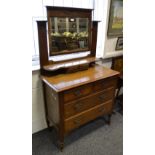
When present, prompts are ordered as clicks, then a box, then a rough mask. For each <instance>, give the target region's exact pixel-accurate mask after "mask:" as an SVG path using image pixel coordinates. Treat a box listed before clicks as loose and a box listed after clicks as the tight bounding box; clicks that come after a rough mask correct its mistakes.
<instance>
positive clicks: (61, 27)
mask: <svg viewBox="0 0 155 155" xmlns="http://www.w3.org/2000/svg"><path fill="white" fill-rule="evenodd" d="M49 22H50V24H49V45H50V55H57V54H63V53H72V52H78V51H87V50H88V49H89V47H88V43H89V39H88V38H89V33H88V32H89V19H88V18H80V17H79V18H78V17H77V18H75V17H74V18H72V17H50V18H49Z"/></svg>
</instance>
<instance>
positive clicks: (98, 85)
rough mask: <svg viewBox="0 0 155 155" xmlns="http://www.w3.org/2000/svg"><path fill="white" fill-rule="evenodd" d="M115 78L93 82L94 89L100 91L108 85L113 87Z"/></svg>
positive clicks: (115, 81)
mask: <svg viewBox="0 0 155 155" xmlns="http://www.w3.org/2000/svg"><path fill="white" fill-rule="evenodd" d="M116 84H117V79H107V80H99V81H96V82H95V83H94V91H101V90H103V89H107V88H109V87H115V86H116Z"/></svg>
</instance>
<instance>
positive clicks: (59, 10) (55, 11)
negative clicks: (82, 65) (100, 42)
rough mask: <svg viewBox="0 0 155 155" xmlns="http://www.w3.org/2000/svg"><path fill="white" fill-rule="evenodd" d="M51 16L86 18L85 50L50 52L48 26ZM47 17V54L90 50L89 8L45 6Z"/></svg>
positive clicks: (90, 16) (90, 18) (90, 13)
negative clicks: (86, 36)
mask: <svg viewBox="0 0 155 155" xmlns="http://www.w3.org/2000/svg"><path fill="white" fill-rule="evenodd" d="M51 17H60V18H61V17H70V18H88V49H87V50H82V49H81V50H77V51H69V50H68V51H67V52H65V53H64V52H60V53H57V54H56V53H54V54H53V53H52V51H51V49H50V48H51V43H52V42H51V35H50V34H51V32H50V29H49V27H50V26H51V25H50V24H51V23H50V18H51ZM47 18H48V39H49V42H48V43H49V45H48V46H49V56H54V55H62V54H68V53H75V52H85V51H91V44H92V43H91V41H92V31H91V30H92V10H91V9H79V8H67V9H66V8H63V7H47Z"/></svg>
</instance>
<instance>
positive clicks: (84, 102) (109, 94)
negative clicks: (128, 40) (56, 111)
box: [64, 87, 114, 118]
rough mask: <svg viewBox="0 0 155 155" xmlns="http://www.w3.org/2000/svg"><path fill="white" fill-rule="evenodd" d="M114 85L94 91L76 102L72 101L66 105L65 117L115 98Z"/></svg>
mask: <svg viewBox="0 0 155 155" xmlns="http://www.w3.org/2000/svg"><path fill="white" fill-rule="evenodd" d="M113 94H114V87H110V88H108V89H106V90H103V91H100V92H98V93H94V94H92V95H89V96H87V97H83V98H81V99H79V100H76V101H74V102H70V103H67V104H65V105H64V116H65V118H68V117H71V116H73V115H75V114H77V113H79V112H82V111H84V110H87V109H90V108H92V107H94V106H96V105H99V104H102V103H104V102H106V101H108V100H110V99H111V98H113Z"/></svg>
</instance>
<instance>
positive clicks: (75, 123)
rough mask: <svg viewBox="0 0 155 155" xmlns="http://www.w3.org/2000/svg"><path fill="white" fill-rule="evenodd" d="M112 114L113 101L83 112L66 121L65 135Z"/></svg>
mask: <svg viewBox="0 0 155 155" xmlns="http://www.w3.org/2000/svg"><path fill="white" fill-rule="evenodd" d="M111 112H112V100H110V101H107V102H105V103H103V104H101V105H97V106H95V107H93V108H91V109H89V110H87V111H84V112H81V113H80V114H78V115H75V116H74V117H70V118H69V119H66V120H65V122H64V125H65V133H68V132H69V131H71V130H73V129H75V128H78V127H79V126H81V125H83V124H85V123H87V122H89V121H91V120H94V119H95V118H97V117H99V116H102V115H103V114H109V113H111Z"/></svg>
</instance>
